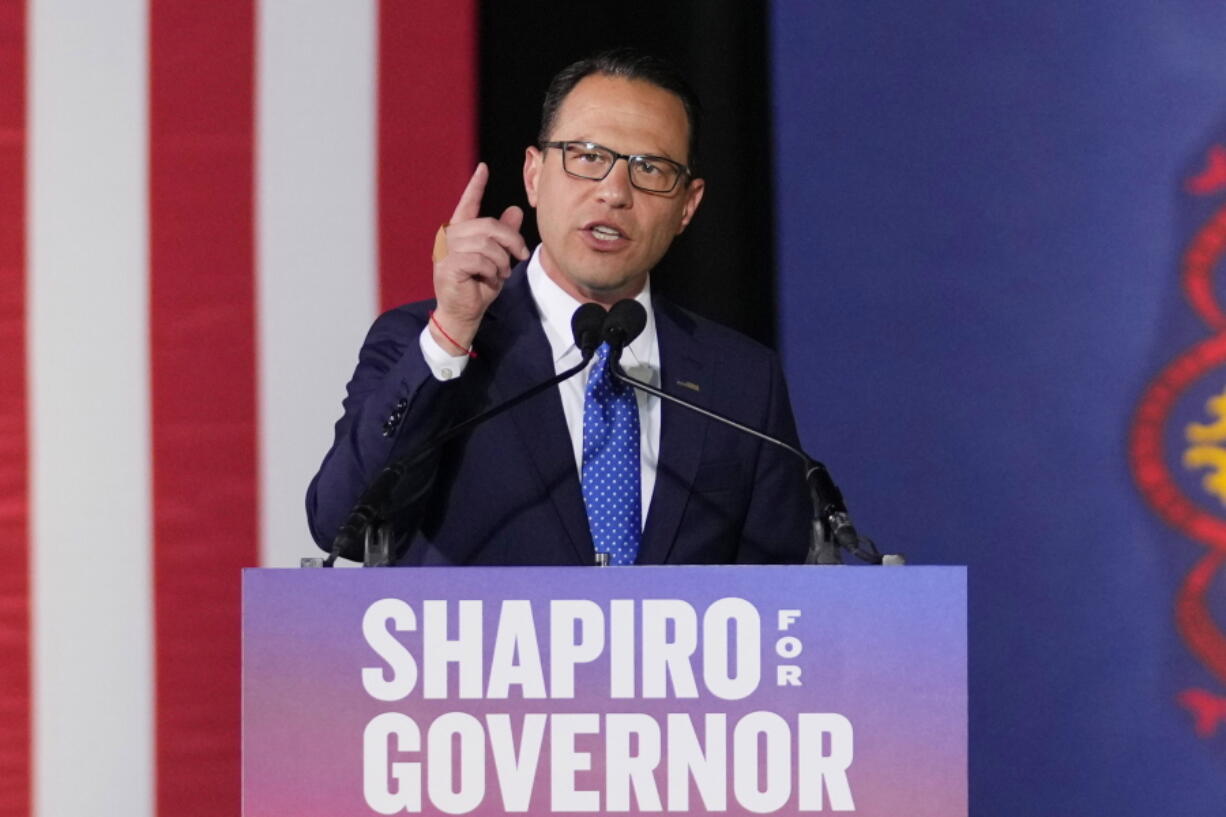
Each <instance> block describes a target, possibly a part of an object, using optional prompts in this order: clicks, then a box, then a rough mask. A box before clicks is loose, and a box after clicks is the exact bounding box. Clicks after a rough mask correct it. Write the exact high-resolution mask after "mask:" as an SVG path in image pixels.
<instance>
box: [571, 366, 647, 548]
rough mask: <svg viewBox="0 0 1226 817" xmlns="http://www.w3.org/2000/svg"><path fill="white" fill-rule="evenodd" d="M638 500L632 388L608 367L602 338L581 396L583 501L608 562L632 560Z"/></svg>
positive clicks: (636, 432) (635, 406) (638, 535)
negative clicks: (584, 395) (582, 398)
mask: <svg viewBox="0 0 1226 817" xmlns="http://www.w3.org/2000/svg"><path fill="white" fill-rule="evenodd" d="M640 502H641V498H640V494H639V408H638V404H637V403H636V402H635V399H634V389H633V388H631V387H630V386H627V385H626V384H625V383H622V382H620V381H618V380H616V379H615V378H614V377H613V374H612V373H611V372H610V371H609V344H607V343H603V344H601V346H600V348H599V349H597V350H596V365H595V366H593V367H592V373H591V376H590V378H589V379H588V381H587V396H586V397H585V398H584V401H583V503H584V504H585V505H586V506H587V520H588V525H589V526H590V527H591V530H592V544H593V545H595V546H596V552H597V553H608V554H609V562H610V564H615V565H632V564H634V559H635V557H636V556H638V552H639V539H640V538H641V537H642V527H641V526H642V516H641V511H640Z"/></svg>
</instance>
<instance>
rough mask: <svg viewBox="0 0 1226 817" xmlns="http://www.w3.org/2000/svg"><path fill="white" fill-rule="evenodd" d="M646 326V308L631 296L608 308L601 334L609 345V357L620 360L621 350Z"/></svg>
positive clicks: (615, 360)
mask: <svg viewBox="0 0 1226 817" xmlns="http://www.w3.org/2000/svg"><path fill="white" fill-rule="evenodd" d="M646 326H647V310H646V309H644V308H643V305H642V304H641V303H639V302H638V301H636V300H634V299H633V298H623V299H622V300H620V301H618V302H617V303H615V304H613V306H612V307H611V308H610V309H609V314H608V316H607V317H606V318H605V319H604V329H603V333H602V334H603V336H604V340H605V342H606V343H608V344H609V346H610V351H611V354H610V355H609V358H610V359H611V360H613V361H614V363H616V362H617V361H619V360H621V354H622V350H623V349H625V348H626V347H627V346H629V345H630V344H631V342H633V341H634V339H635V338H637V337H638V336H639V335H640V334H642V332H643V329H644V328H645V327H646Z"/></svg>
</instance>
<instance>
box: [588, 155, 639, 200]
mask: <svg viewBox="0 0 1226 817" xmlns="http://www.w3.org/2000/svg"><path fill="white" fill-rule="evenodd" d="M598 185H599V186H598V187H597V190H596V198H597V199H599V200H600V201H601V202H602V203H603V204H607V205H609V206H610V207H629V206H630V204H631V203H632V202H633V201H634V186H633V185H632V184H630V163H629V162H628V161H626V160H625V159H617V160H615V161H614V162H613V167H612V168H610V170H609V175H607V176H605V177H604V178H603V179H601V180H600V182H599V183H598Z"/></svg>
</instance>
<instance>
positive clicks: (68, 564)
mask: <svg viewBox="0 0 1226 817" xmlns="http://www.w3.org/2000/svg"><path fill="white" fill-rule="evenodd" d="M29 9H30V28H31V37H30V44H31V49H30V54H31V58H30V62H29V64H30V84H29V88H30V140H29V144H30V153H29V157H30V158H29V163H30V164H29V171H30V172H29V183H28V184H29V187H28V189H29V194H28V195H29V198H28V211H29V214H30V217H29V225H30V226H29V249H30V252H29V258H30V269H29V273H30V274H29V299H30V302H29V326H30V330H29V348H30V430H31V464H32V472H31V493H32V501H31V508H32V559H31V561H32V565H33V567H32V572H33V583H32V586H33V595H34V599H33V602H34V604H33V630H34V633H33V641H34V645H33V664H34V689H35V701H34V718H33V724H34V744H35V749H34V752H35V754H34V769H35V780H34V803H35V813H36V814H39V815H61V814H114V815H123V816H124V817H146V815H150V814H152V812H153V791H152V783H153V732H152V723H153V701H154V696H153V669H152V657H153V650H152V599H151V596H150V591H151V587H150V578H149V577H150V553H151V549H150V537H151V532H150V531H151V514H150V450H149V449H150V443H149V394H148V393H149V352H148V338H147V335H148V326H147V314H148V306H147V304H148V261H147V257H148V238H147V237H148V223H149V220H148V195H147V179H148V173H147V167H148V163H147V159H146V154H147V143H148V139H147V121H148V115H147V108H148V105H147V88H148V81H147V70H148V67H147V66H148V59H147V47H146V44H147V34H146V31H147V26H148V21H147V8H146V6H145V3H144V2H142V0H112V1H111V2H107V3H98V2H94V0H63V2H58V3H31V4H30V5H29Z"/></svg>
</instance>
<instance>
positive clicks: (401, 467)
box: [323, 303, 642, 567]
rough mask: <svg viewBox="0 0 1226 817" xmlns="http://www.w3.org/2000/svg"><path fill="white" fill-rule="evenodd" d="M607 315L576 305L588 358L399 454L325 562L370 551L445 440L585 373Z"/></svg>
mask: <svg viewBox="0 0 1226 817" xmlns="http://www.w3.org/2000/svg"><path fill="white" fill-rule="evenodd" d="M640 309H641V307H640ZM606 314H607V313H606V312H605V309H604V307H603V306H601V305H600V304H594V303H586V304H583V305H582V306H580V307H579V308H578V309H576V310H575V313H574V314H573V315H571V318H570V331H571V336H572V337H573V338H574V341H575V346H577V347H578V348H579V353H580V354H581V355H582V358H583V359H582V360H580V361H579V363H578V364H576V365H575V366H572V367H571V368H569V369H567V370H566V371H564V372H562V373H560V374H557V375H555V376H553V377H551V378H549V379H548V380H546V381H545V382H543V383H538V384H537V385H535V386H533V387H531V388H529V389H527V390H526V391H523V392H521V393H519V394H517V395H515V396H514V397H512V398H510V399H508V400H505V401H503V402H502V403H499V404H498V405H496V406H492V407H491V408H489V409H486V410H485V411H483V412H481V413H480V414H477V415H475V416H472V417H469V418H468V419H467V420H464V421H463V422H460V423H457V424H456V425H454V426H452V427H451V428H448V429H446V430H445V431H443V432H442V433H440V434H438V435H436V436H435V437H434V438H433V439H431V440H428V441H427V442H426V443H425V444H424V445H422V446H421V447H420V448H418V449H417V450H415V451H413V452H411V453H409V454H406V455H404V456H403V457H400V458H399V459H397V460H396V461H395V462H393V463H391V464H390V465H388V466H387V467H385V468H384V469H383V470H382V471H380V472H379V475H378V476H376V477H375V478H374V479H373V480H371V483H370V485H369V486H368V487H367V488H366V490H365V491H364V492H363V493H362V495H361V496H360V497H358V501H357V504H355V505H354V506H353V510H351V511H350V512H349V516H348V517H347V518H346V520H345V523H344V524H343V525H341V527H340V529H339V530H338V531H337V534H336V537H335V538H334V539H333V540H332V549H331V551H330V552H329V554H328V557H327V558H326V559H324V561H323V566H324V567H332V566H333V565H334V564H335V563H336V560H337V558H338V557H339V556H341V555H344V554H356V553H358V552H363V553H364V552H365V549H366V548H365V545H364V539H365V537H366V533H367V531H368V530H369V529H370V528H371V526H373V525H374V524H376V523H377V522H379V521H380V520H381V519H382V518H383V517H384V516H385V515H386V513H387V511H388V506H389V505H391V502H392V497H393V494H394V493H395V491H396V489H397V488H398V487H399V485H400V482H401V480H402V479H403V478H404V477H405V475H406V474H408V473H409V472H410V471H412V470H414V469H416V468H419V467H421V466H422V465H424V464H425V463H426V461H427V460H428V458H429V457H430V456H431V455H432V454H434V453H435V452H436V451H437V450H438V449H439V448H440V447H441V446H442V445H443V444H444V443H446V442H448V441H450V440H452V439H454V438H455V437H458V436H459V435H460V434H463V433H464V432H466V431H468V430H470V429H472V428H474V427H475V426H478V425H481V424H482V423H484V422H485V421H486V420H490V419H492V418H494V417H497V416H498V415H499V414H502V413H503V412H504V411H507V410H509V409H512V408H514V407H515V406H518V405H519V404H520V403H522V402H524V401H525V400H527V399H529V398H531V397H535V396H536V395H538V394H540V393H541V392H543V391H545V390H546V389H548V388H550V387H552V386H556V385H558V384H559V383H561V382H562V381H563V380H566V379H567V378H570V377H574V376H575V375H576V374H578V373H579V372H581V371H583V369H584V368H585V367H586V366H587V364H588V363H589V362H591V360H592V355H594V354H595V352H596V347H598V346H599V345H600V342H601V340H602V338H603V336H604V335H603V329H604V326H605V320H606V318H605V316H606ZM639 331H640V332H641V331H642V329H641V328H640V329H639ZM428 487H429V484H428V481H427V480H424V479H423V482H422V487H421V489H420V490H418V492H417V493H416V494H415V495H414V496H413V497H411V498H409V499H408V500H407V501H405V502H403V503H402V505H411V504H413V503H414V502H416V501H418V500H419V499H421V498H422V496H423V495H424V494H425V492H426V490H427V489H428ZM347 558H352V556H351V555H350V556H347ZM366 561H367V562H368V565H367V566H382V565H383V564H386V563H388V562H390V561H391V560H377V563H376V564H375V565H371V564H369V560H366Z"/></svg>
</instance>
